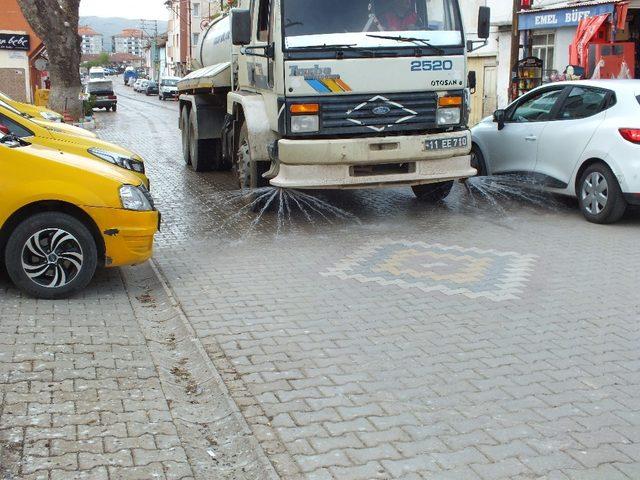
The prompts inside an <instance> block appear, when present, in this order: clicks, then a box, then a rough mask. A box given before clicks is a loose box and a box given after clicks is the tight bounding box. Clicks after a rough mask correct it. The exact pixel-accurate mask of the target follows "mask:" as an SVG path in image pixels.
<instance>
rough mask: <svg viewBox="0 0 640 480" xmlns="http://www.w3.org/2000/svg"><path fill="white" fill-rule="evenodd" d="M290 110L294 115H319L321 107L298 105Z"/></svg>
mask: <svg viewBox="0 0 640 480" xmlns="http://www.w3.org/2000/svg"><path fill="white" fill-rule="evenodd" d="M289 110H290V111H291V113H293V114H304V113H318V112H319V111H320V105H319V104H317V103H296V104H293V105H291V107H290V109H289Z"/></svg>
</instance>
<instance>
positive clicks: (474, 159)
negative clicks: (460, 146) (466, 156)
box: [471, 143, 487, 177]
mask: <svg viewBox="0 0 640 480" xmlns="http://www.w3.org/2000/svg"><path fill="white" fill-rule="evenodd" d="M471 166H472V167H473V168H475V169H476V170H477V171H478V174H477V176H478V177H484V176H486V175H487V164H486V162H485V161H484V155H482V152H481V151H480V148H479V147H478V146H477V145H476V144H475V143H474V144H473V147H471Z"/></svg>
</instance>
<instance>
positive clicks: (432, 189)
mask: <svg viewBox="0 0 640 480" xmlns="http://www.w3.org/2000/svg"><path fill="white" fill-rule="evenodd" d="M451 187H453V180H449V181H448V182H439V183H427V184H426V185H413V186H412V187H411V189H412V190H413V194H414V195H415V196H416V197H417V198H418V200H421V201H423V202H431V203H435V202H440V201H442V200H444V199H445V198H447V195H449V193H450V192H451Z"/></svg>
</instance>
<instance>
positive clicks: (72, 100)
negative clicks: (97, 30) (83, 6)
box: [18, 0, 82, 119]
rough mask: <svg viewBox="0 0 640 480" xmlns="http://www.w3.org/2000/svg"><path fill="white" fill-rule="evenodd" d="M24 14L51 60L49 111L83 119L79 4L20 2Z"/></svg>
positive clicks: (69, 1)
mask: <svg viewBox="0 0 640 480" xmlns="http://www.w3.org/2000/svg"><path fill="white" fill-rule="evenodd" d="M18 3H19V4H20V7H21V8H22V13H23V14H24V16H25V18H26V19H27V21H28V22H29V25H31V28H33V31H34V32H35V33H36V34H37V35H38V36H39V37H40V38H41V39H42V42H43V43H44V45H45V47H46V49H47V54H48V56H49V76H50V79H51V93H50V95H49V107H50V108H51V109H52V110H55V111H57V112H60V113H62V112H64V111H65V110H66V111H67V112H68V113H69V114H70V115H71V116H72V117H73V118H74V119H77V118H79V117H80V116H81V115H82V101H81V100H80V99H79V98H78V95H79V94H80V91H81V89H82V84H81V82H80V57H81V49H80V44H81V38H80V36H79V35H78V20H79V18H78V17H79V13H78V9H79V6H80V0H18Z"/></svg>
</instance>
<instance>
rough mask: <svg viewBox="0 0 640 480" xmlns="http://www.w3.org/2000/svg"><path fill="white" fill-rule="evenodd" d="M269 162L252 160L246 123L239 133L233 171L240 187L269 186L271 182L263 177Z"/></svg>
mask: <svg viewBox="0 0 640 480" xmlns="http://www.w3.org/2000/svg"><path fill="white" fill-rule="evenodd" d="M266 163H267V162H254V161H252V160H251V149H250V148H249V129H248V128H247V123H246V122H244V123H243V124H242V127H240V131H239V133H238V139H237V141H236V152H235V159H234V162H233V169H234V171H235V173H236V176H237V177H238V187H239V188H241V189H245V188H259V187H266V186H268V185H269V181H268V180H267V179H265V178H263V177H262V174H263V173H265V172H266V171H267V170H268V165H266Z"/></svg>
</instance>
